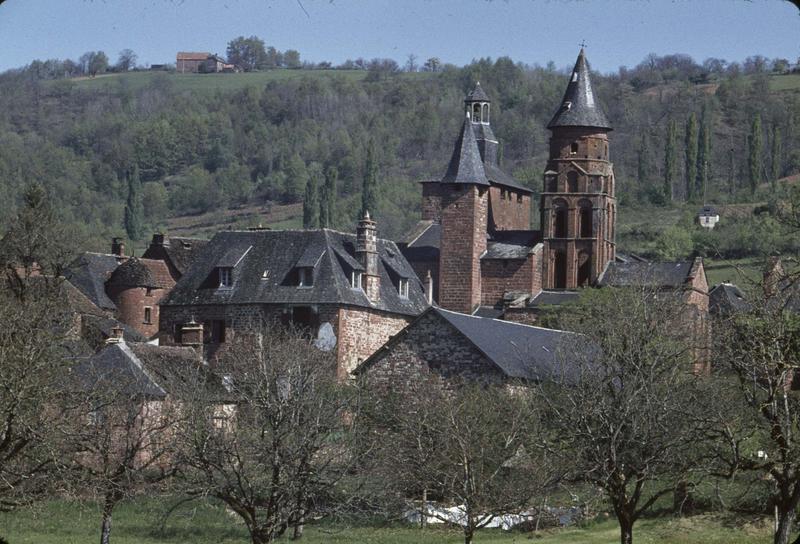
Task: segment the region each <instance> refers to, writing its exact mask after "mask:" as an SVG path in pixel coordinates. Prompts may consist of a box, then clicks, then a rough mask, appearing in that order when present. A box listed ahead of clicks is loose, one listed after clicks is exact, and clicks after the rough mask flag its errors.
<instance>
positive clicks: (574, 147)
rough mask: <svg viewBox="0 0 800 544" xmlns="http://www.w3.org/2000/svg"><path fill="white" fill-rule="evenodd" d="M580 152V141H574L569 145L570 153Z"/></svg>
mask: <svg viewBox="0 0 800 544" xmlns="http://www.w3.org/2000/svg"><path fill="white" fill-rule="evenodd" d="M577 153H578V142H572V144H570V146H569V154H570V155H575V154H577Z"/></svg>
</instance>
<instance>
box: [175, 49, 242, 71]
mask: <svg viewBox="0 0 800 544" xmlns="http://www.w3.org/2000/svg"><path fill="white" fill-rule="evenodd" d="M175 70H176V71H177V72H178V73H179V74H215V73H219V72H234V71H238V70H237V68H236V66H235V65H233V64H228V63H227V62H226V61H225V59H223V58H222V57H220V56H219V55H215V54H212V53H205V52H203V53H197V52H186V51H181V52H179V53H178V54H177V56H176V58H175Z"/></svg>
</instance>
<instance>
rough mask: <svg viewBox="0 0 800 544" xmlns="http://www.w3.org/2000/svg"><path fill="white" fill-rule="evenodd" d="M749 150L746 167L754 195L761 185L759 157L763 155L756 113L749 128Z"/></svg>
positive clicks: (759, 118) (759, 124) (758, 115)
mask: <svg viewBox="0 0 800 544" xmlns="http://www.w3.org/2000/svg"><path fill="white" fill-rule="evenodd" d="M749 147H750V149H749V150H748V151H749V153H748V155H747V165H748V168H749V174H750V192H751V193H755V192H756V189H757V188H758V184H759V183H761V171H762V165H761V155H762V154H763V151H764V149H763V147H764V142H763V140H762V138H761V114H760V113H757V114H756V116H755V117H754V118H753V125H752V126H751V128H750V145H749Z"/></svg>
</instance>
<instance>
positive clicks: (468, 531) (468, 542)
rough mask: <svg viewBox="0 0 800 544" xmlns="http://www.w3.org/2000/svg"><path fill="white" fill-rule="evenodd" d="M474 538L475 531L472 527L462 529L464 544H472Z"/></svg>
mask: <svg viewBox="0 0 800 544" xmlns="http://www.w3.org/2000/svg"><path fill="white" fill-rule="evenodd" d="M474 536H475V529H473V528H472V527H469V526H467V527H464V544H472V538H473V537H474Z"/></svg>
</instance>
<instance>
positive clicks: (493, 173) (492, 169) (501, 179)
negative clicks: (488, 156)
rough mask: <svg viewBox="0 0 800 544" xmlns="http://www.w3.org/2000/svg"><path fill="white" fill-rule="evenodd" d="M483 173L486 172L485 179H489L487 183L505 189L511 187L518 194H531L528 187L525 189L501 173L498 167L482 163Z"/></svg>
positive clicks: (531, 191)
mask: <svg viewBox="0 0 800 544" xmlns="http://www.w3.org/2000/svg"><path fill="white" fill-rule="evenodd" d="M483 168H484V171H485V172H486V177H487V178H488V179H489V182H490V183H492V184H494V185H502V186H505V187H511V188H512V189H515V190H516V191H518V192H521V193H533V190H532V189H531V188H529V187H525V186H524V185H522V184H521V183H519V182H518V181H517V180H515V179H514V178H512V177H511V176H509V175H508V174H506V173H505V172H503V171H502V170H501V169H500V168H499V167H497V166H495V165H494V164H492V163H490V162H485V163H483Z"/></svg>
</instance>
